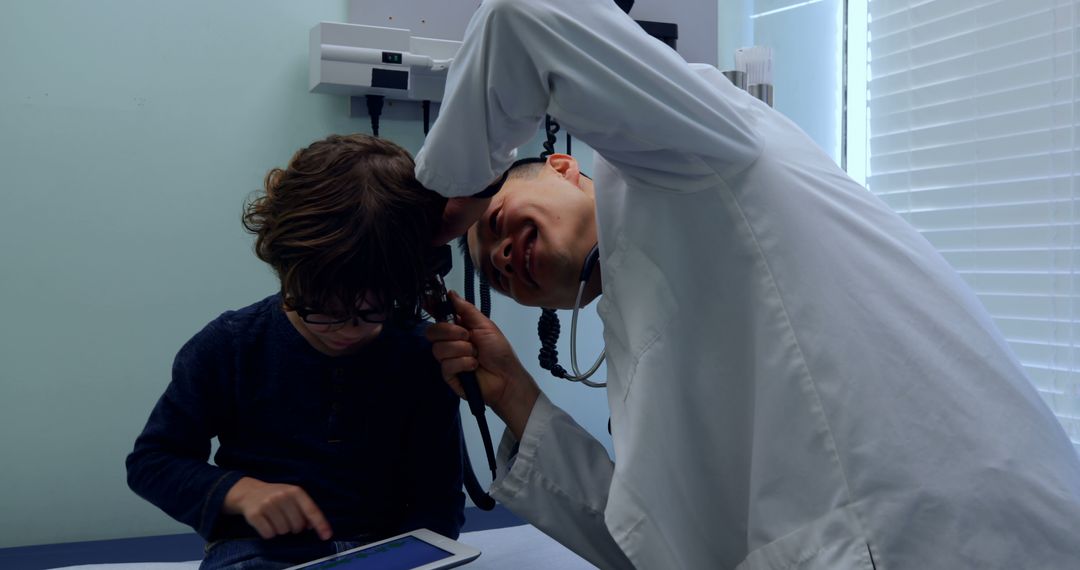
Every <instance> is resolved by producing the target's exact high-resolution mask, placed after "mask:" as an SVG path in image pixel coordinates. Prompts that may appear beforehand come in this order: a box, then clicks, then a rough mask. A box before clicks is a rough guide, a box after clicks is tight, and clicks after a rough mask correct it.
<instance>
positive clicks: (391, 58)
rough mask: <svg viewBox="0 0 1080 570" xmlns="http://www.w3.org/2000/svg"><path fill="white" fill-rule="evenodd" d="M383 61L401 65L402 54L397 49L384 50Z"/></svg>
mask: <svg viewBox="0 0 1080 570" xmlns="http://www.w3.org/2000/svg"><path fill="white" fill-rule="evenodd" d="M382 62H383V63H396V64H397V65H401V54H400V53H398V52H396V51H384V52H382Z"/></svg>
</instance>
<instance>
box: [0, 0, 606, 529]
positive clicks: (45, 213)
mask: <svg viewBox="0 0 1080 570" xmlns="http://www.w3.org/2000/svg"><path fill="white" fill-rule="evenodd" d="M345 12H346V10H345V2H344V1H343V0H317V1H316V0H304V1H296V0H273V1H268V0H258V1H256V0H245V1H227V2H226V1H220V0H188V1H185V2H149V1H145V0H143V1H140V0H108V1H106V0H98V1H94V2H89V1H80V0H66V1H65V0H6V1H5V2H4V3H3V5H2V6H0V300H2V301H3V303H4V306H3V310H2V314H3V316H4V317H3V323H4V326H2V327H0V458H3V459H2V460H0V547H9V546H19V545H24V544H42V543H52V542H66V541H74V540H90V539H101V538H114V537H127V536H142V535H153V534H169V533H174V532H185V531H190V529H188V528H187V527H184V526H182V525H180V524H179V523H176V522H174V521H172V520H171V519H169V518H168V517H167V516H165V515H164V514H162V513H161V512H160V511H158V510H157V509H156V508H155V507H153V506H151V505H149V504H148V503H146V502H144V501H143V500H142V499H140V498H138V497H137V496H135V495H134V494H133V493H132V492H131V491H129V490H128V488H127V485H126V483H125V471H124V457H125V456H126V454H127V453H128V452H129V451H130V449H131V446H132V443H133V441H134V438H135V436H136V435H137V434H138V432H139V430H140V429H141V428H142V426H143V423H144V422H145V421H146V417H147V415H148V414H149V412H150V409H151V407H152V406H153V404H154V402H155V401H156V399H157V398H158V396H159V395H160V394H161V392H162V390H164V388H165V385H166V384H167V383H168V381H169V372H170V367H171V363H172V358H173V356H174V354H175V353H176V350H177V349H178V348H179V347H180V346H181V345H182V344H183V343H184V342H185V341H186V340H187V339H188V338H189V337H190V336H191V335H192V334H194V333H195V332H196V331H198V330H199V329H200V328H201V327H202V326H203V325H204V324H205V323H206V322H207V321H209V320H210V319H212V318H214V317H215V316H217V315H218V314H219V313H221V312H222V311H224V310H227V309H232V308H238V307H241V306H244V305H246V304H249V303H251V302H253V301H255V300H257V299H260V298H262V297H263V296H264V295H266V294H269V293H271V292H273V291H274V290H275V286H276V283H275V281H274V279H273V276H272V274H271V273H270V271H269V270H268V269H267V268H266V267H264V266H263V265H262V264H261V262H259V261H258V260H257V259H256V258H255V257H254V256H253V255H252V253H251V239H250V236H248V235H247V234H245V233H244V232H243V231H242V229H241V226H240V223H239V216H240V212H241V208H242V204H243V201H244V198H245V197H246V196H247V195H248V194H249V193H250V192H251V191H253V190H256V189H258V188H259V187H260V185H261V182H262V177H263V175H264V174H265V172H266V171H267V170H268V169H269V168H271V167H273V166H278V165H284V164H285V162H286V161H287V160H288V159H289V157H290V156H291V155H292V153H293V152H294V151H295V150H296V149H297V148H300V147H302V146H305V145H306V144H308V143H310V142H311V141H312V140H315V139H318V138H321V137H323V136H325V135H326V134H329V133H331V132H354V131H364V132H368V122H367V120H366V119H350V118H348V116H347V108H348V103H347V101H346V99H345V98H344V97H335V96H327V95H315V94H309V93H308V92H307V49H308V48H307V38H308V30H309V29H310V28H311V27H312V26H313V25H315V23H317V22H319V21H345V18H346V15H345ZM382 134H383V136H386V137H388V138H391V139H393V140H395V141H397V142H399V143H401V144H403V145H404V146H406V147H407V148H409V149H410V150H411V151H413V152H415V151H417V150H418V149H419V145H420V144H421V143H422V130H421V128H420V125H419V123H418V122H415V121H412V122H394V121H387V120H385V119H384V121H383V125H382ZM534 146H535V145H534ZM560 147H561V145H560ZM575 148H576V149H577V150H578V151H579V152H581V151H585V150H586V149H584V148H583V147H582V146H577V147H575ZM536 151H538V149H536V148H534V149H531V150H530V152H536ZM575 154H578V153H575ZM584 154H585V155H586V156H585V157H583V158H585V162H586V166H587V167H588V165H589V164H591V161H590V160H588V157H587V155H588V154H589V153H587V152H586V153H584ZM460 282H461V277H460V270H458V271H456V272H455V274H454V275H453V276H452V279H451V283H453V284H458V283H460ZM537 312H538V310H534V309H521V308H518V307H516V306H513V305H512V304H511V303H510V302H508V301H507V300H505V299H502V298H498V297H497V298H496V299H495V317H496V319H497V320H498V322H499V323H500V326H502V327H503V330H504V331H505V332H506V333H507V335H508V336H509V337H510V338H511V340H512V341H513V342H514V343H515V346H517V347H518V353H519V354H520V355H521V357H522V359H523V361H525V363H526V365H527V366H529V368H530V369H531V370H533V371H534V373H535V374H537V376H538V378H540V379H541V385H543V386H544V387H545V389H547V390H548V391H549V393H550V394H551V396H552V399H553V400H555V401H556V402H557V403H559V404H560V405H562V406H564V407H565V408H567V409H568V410H569V411H570V412H571V413H573V414H575V415H576V416H577V417H579V418H580V419H581V421H582V423H583V424H584V425H585V426H586V427H587V428H588V429H589V430H590V431H592V432H593V433H595V434H597V435H598V436H599V437H601V438H602V441H604V443H605V444H607V445H609V446H610V440H609V439H608V438H607V433H606V422H607V410H606V400H605V396H604V393H603V391H596V390H594V391H586V390H585V389H583V388H580V387H578V386H570V385H566V383H564V382H561V381H555V380H554V379H551V377H550V376H547V375H546V374H547V373H546V372H545V373H544V375H543V376H541V375H540V371H539V368H538V366H537V365H536V364H535V363H536V350H537V347H538V344H539V343H538V342H537V340H536V320H535V319H536V315H537ZM586 313H587V316H586V317H585V318H584V321H585V322H584V323H583V325H582V329H583V331H582V339H583V340H582V349H581V350H582V353H583V355H584V356H583V358H587V359H590V362H591V359H592V358H593V357H594V355H595V354H596V351H598V350H599V349H600V345H601V340H600V332H599V325H598V320H597V319H596V317H595V313H594V312H593V311H592V310H591V308H590V309H589V310H587V311H586ZM563 322H564V330H565V331H566V333H565V334H564V337H565V336H568V334H569V315H568V314H567V315H565V317H564V321H563ZM561 354H562V355H563V356H564V359H565V358H567V357H568V355H569V349H568V347H567V346H566V344H565V339H564V342H563V343H562V348H561ZM602 376H603V373H601V377H602ZM489 418H490V419H489V421H490V423H491V424H492V430H493V432H494V433H495V437H496V438H497V437H498V435H499V433H501V430H502V424H501V423H500V422H498V421H497V419H495V418H494V416H493V415H491V414H489ZM466 424H467V426H468V428H467V429H468V430H469V431H470V437H469V439H470V441H469V447H470V449H472V455H473V457H475V458H476V459H477V462H476V463H477V466H478V468H479V469H478V474H479V476H480V478H481V480H483V481H485V482H486V481H487V479H488V476H487V475H486V471H487V470H486V468H484V467H485V466H484V460H483V452H482V448H481V447H480V445H479V441H478V440H477V439H476V437H475V436H474V435H473V434H472V432H473V431H474V430H475V428H474V427H473V425H472V424H473V422H472V421H471V420H467V421H466Z"/></svg>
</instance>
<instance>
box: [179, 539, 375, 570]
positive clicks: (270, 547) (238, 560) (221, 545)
mask: <svg viewBox="0 0 1080 570" xmlns="http://www.w3.org/2000/svg"><path fill="white" fill-rule="evenodd" d="M348 538H349V540H327V541H322V540H319V539H318V538H316V537H314V536H313V535H312V534H311V533H305V534H303V535H300V536H290V535H285V536H279V537H275V538H272V539H270V540H263V539H261V538H237V539H229V540H217V541H214V542H211V543H209V544H207V545H206V549H205V554H204V555H203V561H202V564H200V565H199V570H249V569H252V570H254V569H260V570H261V569H263V568H265V569H267V570H273V569H280V568H288V567H290V566H295V565H297V564H303V563H304V562H310V561H312V560H316V559H319V558H322V557H324V556H330V555H332V554H337V553H339V552H344V551H346V550H350V549H353V548H356V547H358V546H363V545H365V544H367V543H369V542H373V541H375V540H377V537H371V538H367V539H365V538H364V537H348Z"/></svg>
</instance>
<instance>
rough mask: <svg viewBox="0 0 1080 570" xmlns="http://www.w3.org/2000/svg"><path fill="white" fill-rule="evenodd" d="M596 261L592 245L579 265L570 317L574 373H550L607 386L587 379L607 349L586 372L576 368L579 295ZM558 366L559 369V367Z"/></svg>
mask: <svg viewBox="0 0 1080 570" xmlns="http://www.w3.org/2000/svg"><path fill="white" fill-rule="evenodd" d="M598 261H600V246H599V245H594V246H593V247H592V249H591V250H590V251H589V254H588V255H586V256H585V263H583V264H582V266H581V276H580V277H579V278H578V281H579V282H580V283H579V285H578V291H577V298H576V299H575V300H574V312H573V315H572V317H571V318H570V369H571V370H573V372H574V373H573V374H569V373H566V371H565V370H562V373H561V374H559V373H556V372H555V371H552V374H554V375H555V376H556V377H558V378H562V379H564V380H567V381H569V382H580V383H581V384H583V385H585V386H588V387H590V388H605V387H607V382H593V381H592V380H589V378H591V377H592V376H593V375H594V374H596V371H597V370H599V369H600V365H601V364H603V362H604V359H605V357H606V356H607V350H606V349H601V350H600V356H598V357H597V358H596V362H594V363H593V365H592V367H591V368H589V370H588V371H587V372H585V373H584V374H582V372H581V370H580V369H579V368H578V359H577V324H578V313H580V312H581V297H582V296H583V295H584V293H585V285H586V284H587V283H588V282H589V277H591V276H592V272H593V270H594V269H596V264H597V262H598ZM541 334H543V333H541ZM541 340H542V339H541ZM559 368H560V369H561V367H559Z"/></svg>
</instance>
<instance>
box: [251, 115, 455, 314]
mask: <svg viewBox="0 0 1080 570" xmlns="http://www.w3.org/2000/svg"><path fill="white" fill-rule="evenodd" d="M414 168H415V165H414V163H413V159H412V156H410V155H409V152H408V151H406V150H405V149H403V148H401V147H400V146H398V145H396V144H394V143H392V142H390V141H387V140H384V139H378V138H375V137H371V136H367V135H362V134H354V135H331V136H329V137H327V138H325V139H323V140H320V141H316V142H314V143H312V144H311V145H310V146H308V147H307V148H304V149H301V150H299V151H297V152H296V154H294V155H293V157H292V159H291V160H290V161H289V164H288V166H287V167H285V168H284V169H282V168H274V169H272V170H271V171H270V172H269V173H268V174H267V175H266V179H265V181H264V190H263V192H260V193H258V194H257V195H256V196H255V197H253V198H251V199H249V200H248V202H247V204H246V207H245V211H244V215H243V224H244V228H245V229H247V230H248V231H249V232H251V233H253V234H255V248H254V249H255V255H257V256H258V257H259V259H261V260H263V261H265V262H266V263H267V264H269V265H270V266H271V267H272V268H273V269H274V272H275V273H276V274H277V276H278V278H279V280H280V282H281V294H282V298H283V299H284V301H285V304H286V307H287V308H290V309H309V310H315V311H318V312H327V313H334V314H337V313H347V312H349V311H352V310H353V307H354V306H356V304H357V303H358V302H360V301H361V300H363V299H364V298H365V297H367V298H369V299H372V300H374V302H375V303H376V304H377V306H378V307H380V308H384V309H387V310H394V311H395V312H396V313H397V316H398V317H399V318H401V319H406V320H408V319H412V318H417V317H418V316H419V308H418V302H419V300H420V296H421V294H422V288H423V285H424V281H425V279H426V278H427V276H428V275H427V274H428V271H427V267H426V257H427V252H428V251H429V248H430V245H429V244H430V242H431V240H432V238H433V236H434V231H435V229H436V228H437V227H438V224H439V223H440V221H441V218H442V211H443V208H444V207H445V205H446V199H445V198H443V197H441V196H439V195H438V194H436V193H434V192H431V191H430V190H428V189H427V188H425V187H424V186H423V185H422V184H420V182H419V181H417V180H416V177H415V176H414Z"/></svg>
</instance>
